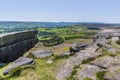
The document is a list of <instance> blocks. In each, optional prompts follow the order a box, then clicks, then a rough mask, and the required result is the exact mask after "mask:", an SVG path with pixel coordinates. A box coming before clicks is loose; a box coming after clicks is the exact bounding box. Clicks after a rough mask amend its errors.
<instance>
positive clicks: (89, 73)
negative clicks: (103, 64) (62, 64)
mask: <svg viewBox="0 0 120 80" xmlns="http://www.w3.org/2000/svg"><path fill="white" fill-rule="evenodd" d="M80 68H81V69H79V70H78V72H77V74H76V76H75V77H77V79H78V80H84V79H85V78H90V79H92V80H97V79H96V73H97V72H99V71H101V70H102V69H100V68H99V67H97V66H94V65H88V64H85V65H81V66H80Z"/></svg>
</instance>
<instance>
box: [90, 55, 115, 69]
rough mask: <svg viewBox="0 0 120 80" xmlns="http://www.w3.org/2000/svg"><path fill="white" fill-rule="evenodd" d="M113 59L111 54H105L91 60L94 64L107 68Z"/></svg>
mask: <svg viewBox="0 0 120 80" xmlns="http://www.w3.org/2000/svg"><path fill="white" fill-rule="evenodd" d="M112 61H113V57H111V56H104V57H100V58H98V59H96V60H95V61H93V62H91V63H92V64H94V65H96V66H99V67H101V68H104V69H107V68H109V67H110V65H111V62H112Z"/></svg>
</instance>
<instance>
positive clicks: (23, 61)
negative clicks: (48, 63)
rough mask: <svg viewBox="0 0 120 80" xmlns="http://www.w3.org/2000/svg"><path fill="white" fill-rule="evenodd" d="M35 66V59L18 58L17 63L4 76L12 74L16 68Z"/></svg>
mask: <svg viewBox="0 0 120 80" xmlns="http://www.w3.org/2000/svg"><path fill="white" fill-rule="evenodd" d="M31 64H34V61H33V59H31V58H26V57H20V58H18V59H17V60H16V61H14V62H13V63H12V64H11V66H10V67H8V68H7V69H6V70H5V71H4V72H3V74H4V75H7V74H9V73H10V71H11V70H13V69H14V68H16V67H20V66H25V65H31Z"/></svg>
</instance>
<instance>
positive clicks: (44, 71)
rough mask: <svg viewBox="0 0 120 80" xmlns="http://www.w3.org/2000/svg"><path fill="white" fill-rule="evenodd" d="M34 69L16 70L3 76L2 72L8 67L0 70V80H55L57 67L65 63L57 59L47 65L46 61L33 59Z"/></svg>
mask: <svg viewBox="0 0 120 80" xmlns="http://www.w3.org/2000/svg"><path fill="white" fill-rule="evenodd" d="M34 60H35V62H36V63H35V65H34V67H32V68H31V67H27V68H16V69H15V70H13V72H12V73H10V75H7V76H3V75H2V72H3V71H4V70H5V69H6V68H7V67H8V66H9V65H8V66H6V67H4V68H2V69H0V80H35V79H38V80H56V71H57V67H58V66H59V65H60V64H61V63H62V62H64V61H65V59H59V60H56V61H54V62H53V63H52V64H47V63H46V59H34Z"/></svg>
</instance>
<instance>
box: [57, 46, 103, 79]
mask: <svg viewBox="0 0 120 80" xmlns="http://www.w3.org/2000/svg"><path fill="white" fill-rule="evenodd" d="M96 49H97V47H95V46H89V47H87V48H86V49H85V50H83V51H81V52H78V53H76V55H74V56H72V57H70V58H68V59H67V61H66V62H65V63H64V64H63V65H61V66H60V70H59V72H58V73H57V80H66V78H68V77H69V76H70V75H71V73H72V71H73V68H74V67H75V66H78V65H80V64H81V63H82V62H83V61H84V60H87V59H89V58H94V57H97V56H99V55H101V54H102V53H95V50H96Z"/></svg>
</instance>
